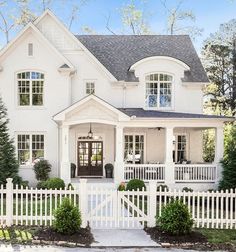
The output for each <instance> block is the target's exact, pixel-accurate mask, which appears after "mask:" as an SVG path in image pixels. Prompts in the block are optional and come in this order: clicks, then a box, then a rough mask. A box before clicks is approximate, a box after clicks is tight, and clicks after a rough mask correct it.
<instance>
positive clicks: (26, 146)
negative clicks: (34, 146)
mask: <svg viewBox="0 0 236 252" xmlns="http://www.w3.org/2000/svg"><path fill="white" fill-rule="evenodd" d="M17 147H18V160H19V163H20V165H29V164H30V135H18V136H17Z"/></svg>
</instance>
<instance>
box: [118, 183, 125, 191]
mask: <svg viewBox="0 0 236 252" xmlns="http://www.w3.org/2000/svg"><path fill="white" fill-rule="evenodd" d="M118 191H125V183H124V182H121V183H120V184H119V186H118Z"/></svg>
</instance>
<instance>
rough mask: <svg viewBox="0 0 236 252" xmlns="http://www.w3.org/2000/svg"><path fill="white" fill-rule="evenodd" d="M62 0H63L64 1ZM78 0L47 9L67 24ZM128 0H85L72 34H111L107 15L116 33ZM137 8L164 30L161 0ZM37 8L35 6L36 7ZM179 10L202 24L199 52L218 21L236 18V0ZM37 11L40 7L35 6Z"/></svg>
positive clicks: (194, 3)
mask: <svg viewBox="0 0 236 252" xmlns="http://www.w3.org/2000/svg"><path fill="white" fill-rule="evenodd" d="M7 1H9V2H8V3H9V4H8V8H9V13H10V12H11V8H12V4H11V1H12V0H7ZM63 1H64V2H63ZM39 2H40V0H31V7H32V8H36V6H38V4H39ZM75 2H79V0H54V4H53V5H51V6H50V9H51V10H52V11H53V12H54V13H55V14H56V15H57V16H58V18H59V19H60V20H61V21H62V22H64V23H65V24H66V25H68V20H69V19H68V17H69V15H70V8H68V6H71V5H72V4H73V3H75ZM129 2H130V0H87V1H86V3H85V4H84V5H82V7H81V8H80V10H79V12H78V17H77V18H76V20H75V21H74V23H73V25H72V28H71V31H72V32H73V33H74V34H80V33H83V31H82V27H84V26H88V27H90V28H91V29H93V30H95V31H96V33H98V34H110V33H109V31H108V30H107V29H106V22H107V17H108V16H110V22H109V24H110V25H109V26H110V28H111V29H112V30H113V31H115V32H116V33H117V34H120V33H121V32H122V23H121V19H120V9H121V7H122V6H125V5H126V4H128V3H129ZM134 2H135V4H136V6H137V8H141V9H144V10H145V13H146V18H147V20H148V23H149V25H150V27H151V30H152V31H153V32H154V33H155V34H166V16H167V12H166V10H165V9H164V8H163V6H162V4H161V3H160V0H134ZM178 2H179V0H167V6H168V7H169V8H171V7H173V6H176V5H177V4H178ZM37 8H38V7H37ZM181 9H182V10H192V11H193V13H194V14H195V15H196V21H195V24H194V25H195V26H197V27H199V28H203V29H204V30H203V33H202V36H200V37H197V38H196V39H195V40H194V41H193V42H194V45H195V47H196V49H197V51H198V52H200V50H201V47H202V45H203V42H204V40H205V39H206V38H207V37H208V36H209V34H210V33H214V32H215V31H217V29H218V28H219V25H220V24H221V23H225V22H227V21H229V20H230V19H232V18H236V0H184V2H183V4H182V5H181ZM36 11H37V12H38V13H40V10H39V9H37V10H36ZM15 35H16V31H14V32H13V33H12V34H11V38H12V37H14V36H15ZM3 44H4V36H3V35H2V34H1V35H0V45H3Z"/></svg>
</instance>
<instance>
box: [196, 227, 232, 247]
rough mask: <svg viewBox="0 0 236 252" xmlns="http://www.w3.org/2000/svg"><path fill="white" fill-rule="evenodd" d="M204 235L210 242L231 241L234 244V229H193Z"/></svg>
mask: <svg viewBox="0 0 236 252" xmlns="http://www.w3.org/2000/svg"><path fill="white" fill-rule="evenodd" d="M195 230H196V231H198V232H200V233H201V234H203V235H204V236H206V238H207V240H208V242H210V243H212V244H219V243H231V244H233V245H236V230H235V229H205V228H204V229H195Z"/></svg>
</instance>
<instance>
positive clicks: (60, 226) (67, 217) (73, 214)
mask: <svg viewBox="0 0 236 252" xmlns="http://www.w3.org/2000/svg"><path fill="white" fill-rule="evenodd" d="M54 217H55V219H54V222H53V229H54V230H55V231H56V232H58V233H62V234H66V235H72V234H74V233H76V232H78V231H79V229H80V226H81V223H82V220H81V214H80V211H79V209H78V208H77V207H76V206H73V204H72V203H71V201H70V199H69V198H64V199H63V201H62V204H61V205H60V206H59V207H58V208H57V209H56V210H55V212H54Z"/></svg>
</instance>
